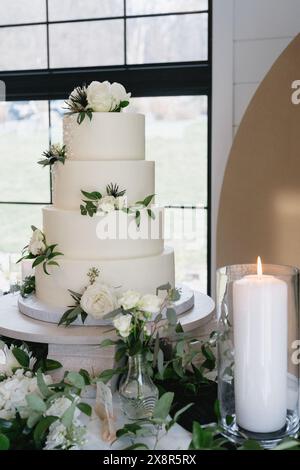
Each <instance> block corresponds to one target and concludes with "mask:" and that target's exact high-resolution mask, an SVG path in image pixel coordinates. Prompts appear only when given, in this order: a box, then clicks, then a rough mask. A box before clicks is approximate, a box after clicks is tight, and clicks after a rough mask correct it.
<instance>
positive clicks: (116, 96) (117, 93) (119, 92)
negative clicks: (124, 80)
mask: <svg viewBox="0 0 300 470" xmlns="http://www.w3.org/2000/svg"><path fill="white" fill-rule="evenodd" d="M110 92H111V95H112V98H113V103H114V106H113V108H117V107H118V106H119V105H120V103H121V102H122V101H129V99H130V97H131V93H127V92H126V90H125V88H124V87H123V85H121V83H116V82H114V83H112V85H111V87H110Z"/></svg>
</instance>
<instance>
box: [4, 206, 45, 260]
mask: <svg viewBox="0 0 300 470" xmlns="http://www.w3.org/2000/svg"><path fill="white" fill-rule="evenodd" d="M0 221H1V223H0V252H9V253H21V250H22V249H23V248H24V246H25V245H27V244H28V241H29V238H30V236H31V233H32V232H31V228H30V226H31V225H35V226H36V227H38V228H42V206H31V205H23V204H0Z"/></svg>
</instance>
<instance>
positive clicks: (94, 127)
mask: <svg viewBox="0 0 300 470" xmlns="http://www.w3.org/2000/svg"><path fill="white" fill-rule="evenodd" d="M63 139H64V145H65V146H66V156H67V158H68V159H69V160H82V161H84V160H94V161H97V160H98V161H99V160H144V159H145V118H144V116H143V115H142V114H135V113H93V117H92V119H91V120H90V119H84V121H83V122H82V123H81V124H78V122H77V116H76V114H73V115H70V116H65V117H64V120H63Z"/></svg>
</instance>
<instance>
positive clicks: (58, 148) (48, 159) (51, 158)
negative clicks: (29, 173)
mask: <svg viewBox="0 0 300 470" xmlns="http://www.w3.org/2000/svg"><path fill="white" fill-rule="evenodd" d="M42 156H43V157H44V158H43V159H42V160H39V161H38V164H39V165H43V167H45V166H48V165H50V166H51V165H53V164H54V163H55V162H61V163H62V164H64V163H65V160H66V146H65V145H60V144H53V145H51V146H50V148H49V150H46V151H45V152H43V154H42Z"/></svg>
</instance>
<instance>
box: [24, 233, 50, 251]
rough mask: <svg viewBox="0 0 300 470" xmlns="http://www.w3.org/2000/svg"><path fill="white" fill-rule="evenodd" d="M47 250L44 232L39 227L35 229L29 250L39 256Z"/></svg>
mask: <svg viewBox="0 0 300 470" xmlns="http://www.w3.org/2000/svg"><path fill="white" fill-rule="evenodd" d="M45 250H46V243H45V236H44V234H43V232H41V231H40V230H39V229H37V228H36V229H35V230H34V231H33V234H32V236H31V239H30V242H29V245H28V251H29V253H31V254H32V255H34V256H38V255H41V254H43V253H44V251H45Z"/></svg>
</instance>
